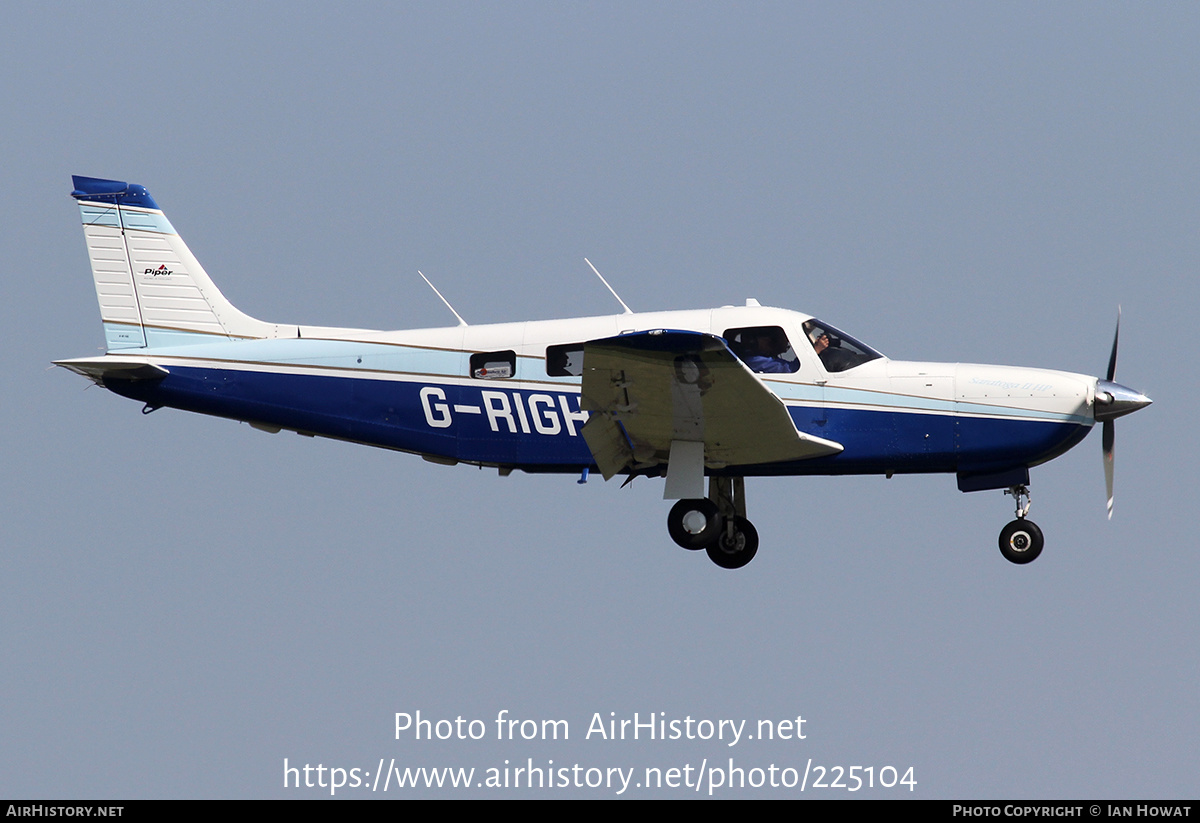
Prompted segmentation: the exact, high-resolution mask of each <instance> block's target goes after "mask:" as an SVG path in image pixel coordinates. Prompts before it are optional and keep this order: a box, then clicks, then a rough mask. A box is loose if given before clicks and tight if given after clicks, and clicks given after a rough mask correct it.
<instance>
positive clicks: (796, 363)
mask: <svg viewBox="0 0 1200 823" xmlns="http://www.w3.org/2000/svg"><path fill="white" fill-rule="evenodd" d="M725 342H726V343H728V344H729V348H730V349H731V350H732V351H733V353H734V354H736V355H737V356H738V358H739V359H741V361H742V362H743V363H745V364H746V365H747V366H749V367H750V371H753V372H758V373H759V374H792V373H794V372H797V371H799V370H800V360H799V359H798V358H797V357H796V352H795V350H794V349H793V348H792V344H791V343H790V342H789V341H788V337H787V334H785V333H784V331H783V329H781V328H780V327H779V326H751V327H749V328H745V329H726V330H725Z"/></svg>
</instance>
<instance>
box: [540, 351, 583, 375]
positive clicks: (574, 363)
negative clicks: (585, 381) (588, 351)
mask: <svg viewBox="0 0 1200 823" xmlns="http://www.w3.org/2000/svg"><path fill="white" fill-rule="evenodd" d="M546 374H548V375H550V376H551V377H579V376H580V375H582V374H583V344H582V343H567V344H566V345H563V346H548V347H547V348H546Z"/></svg>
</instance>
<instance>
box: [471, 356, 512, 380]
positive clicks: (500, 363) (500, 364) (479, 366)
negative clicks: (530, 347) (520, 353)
mask: <svg viewBox="0 0 1200 823" xmlns="http://www.w3.org/2000/svg"><path fill="white" fill-rule="evenodd" d="M516 373H517V353H516V352H514V351H485V352H480V353H479V354H473V355H471V376H472V377H474V378H475V379H476V380H503V379H505V378H508V377H512V376H513V375H514V374H516Z"/></svg>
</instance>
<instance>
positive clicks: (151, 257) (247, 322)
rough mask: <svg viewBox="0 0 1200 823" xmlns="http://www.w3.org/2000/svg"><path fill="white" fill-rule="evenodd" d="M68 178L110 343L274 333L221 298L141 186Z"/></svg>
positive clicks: (151, 344)
mask: <svg viewBox="0 0 1200 823" xmlns="http://www.w3.org/2000/svg"><path fill="white" fill-rule="evenodd" d="M71 179H72V181H73V182H74V184H75V190H74V191H72V192H71V196H72V197H74V198H75V199H76V201H78V203H79V211H80V214H81V216H82V218H83V233H84V237H85V239H86V241H87V249H88V257H89V258H90V259H91V262H92V277H93V278H94V280H95V282H96V297H97V299H98V300H99V302H100V318H101V320H103V322H104V336H105V339H106V341H107V343H108V350H109V351H116V350H122V349H133V348H156V347H162V346H178V345H186V344H189V343H201V342H209V341H212V340H213V339H214V337H224V338H262V337H274V336H276V327H275V326H274V325H273V324H270V323H263V322H262V321H260V320H255V319H254V318H253V317H250V316H248V315H246V314H243V313H242V312H240V311H238V310H237V309H236V308H234V307H233V305H232V304H231V303H230V302H229V301H228V300H226V299H225V296H224V295H223V294H221V292H220V290H219V289H218V288H217V287H216V286H215V285H213V282H212V280H210V279H209V277H208V275H207V274H206V273H205V271H204V269H203V267H201V265H200V263H199V262H198V261H197V260H196V258H195V257H194V256H193V255H192V253H191V251H189V250H188V247H187V245H186V244H185V243H184V242H183V239H182V238H180V236H179V234H178V233H177V232H176V231H175V229H174V227H173V226H172V225H171V223H170V221H168V220H167V218H166V216H165V215H163V212H162V209H160V208H159V207H158V204H157V203H155V202H154V198H152V197H151V196H150V193H149V192H148V191H146V188H145V187H144V186H138V185H135V184H130V183H123V182H120V181H117V180H100V179H97V178H94V177H78V176H76V177H73V178H71Z"/></svg>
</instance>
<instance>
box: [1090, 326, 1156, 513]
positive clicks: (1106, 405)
mask: <svg viewBox="0 0 1200 823" xmlns="http://www.w3.org/2000/svg"><path fill="white" fill-rule="evenodd" d="M1120 336H1121V309H1120V307H1119V306H1118V307H1117V330H1116V332H1115V333H1114V334H1113V345H1112V354H1110V355H1109V356H1108V372H1107V376H1106V378H1105V379H1104V380H1097V381H1096V403H1095V416H1096V422H1097V423H1102V424H1103V428H1102V429H1101V440H1100V446H1101V448H1102V449H1103V452H1104V486H1105V490H1106V491H1107V492H1108V519H1109V520H1111V519H1112V513H1113V443H1114V442H1115V440H1116V425H1115V424H1114V423H1113V421H1114V420H1116V419H1117V418H1118V417H1121V416H1123V415H1126V414H1131V413H1133V412H1135V411H1137V410H1138V409H1141V408H1145V407H1146V406H1149V405H1150V403H1151V400H1150V398H1149V397H1147V396H1146V395H1144V394H1142V393H1141V392H1137V391H1134V390H1133V389H1131V388H1128V387H1127V386H1122V385H1121V384H1120V383H1115V382H1113V379H1114V378H1115V377H1116V375H1117V340H1118V339H1120Z"/></svg>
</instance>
